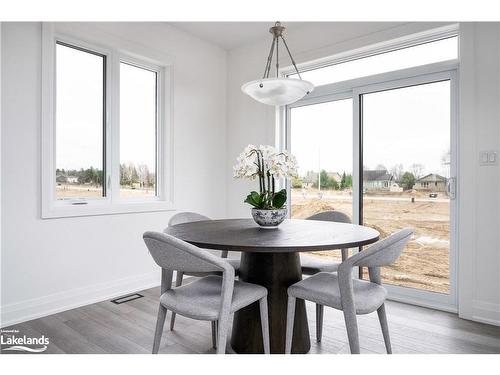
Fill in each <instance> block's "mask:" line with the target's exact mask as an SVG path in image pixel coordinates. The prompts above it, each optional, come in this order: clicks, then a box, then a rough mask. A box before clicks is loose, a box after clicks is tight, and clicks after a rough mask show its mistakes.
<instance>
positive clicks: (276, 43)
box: [262, 22, 302, 79]
mask: <svg viewBox="0 0 500 375" xmlns="http://www.w3.org/2000/svg"><path fill="white" fill-rule="evenodd" d="M275 26H280V23H279V22H277V23H276V25H275ZM282 29H283V30H284V28H282ZM279 38H281V40H282V41H283V44H284V45H285V48H286V51H287V52H288V56H290V60H291V61H292V65H293V67H294V69H295V72H296V73H297V75H298V76H299V79H302V77H301V75H300V72H299V69H298V68H297V64H296V63H295V60H294V59H293V57H292V53H291V52H290V48H288V44H287V43H286V40H285V38H284V37H283V34H282V33H281V32H280V33H279V34H277V33H276V34H275V35H274V36H273V41H272V43H271V48H270V50H269V55H268V56H267V63H266V68H265V69H264V75H263V76H262V79H265V78H269V74H270V73H271V65H272V62H273V55H274V49H275V46H276V78H278V77H279V67H280V65H279Z"/></svg>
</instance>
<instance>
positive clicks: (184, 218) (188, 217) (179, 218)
mask: <svg viewBox="0 0 500 375" xmlns="http://www.w3.org/2000/svg"><path fill="white" fill-rule="evenodd" d="M204 220H210V218H209V217H207V216H205V215H202V214H198V213H196V212H179V213H177V214H175V215H174V216H172V217H171V218H170V220H169V221H168V226H169V227H171V226H172V225H177V224H184V223H191V222H193V221H204Z"/></svg>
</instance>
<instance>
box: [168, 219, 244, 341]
mask: <svg viewBox="0 0 500 375" xmlns="http://www.w3.org/2000/svg"><path fill="white" fill-rule="evenodd" d="M204 220H211V219H210V218H209V217H207V216H204V215H201V214H198V213H196V212H179V213H177V214H175V215H174V216H172V217H171V218H170V220H169V222H168V226H169V227H171V226H172V225H177V224H183V223H191V222H195V221H204ZM227 256H228V251H227V250H224V251H221V257H222V258H224V259H226V261H227V262H228V263H229V264H231V266H233V268H234V269H235V272H236V275H238V272H239V270H240V260H239V259H227ZM209 274H210V273H206V272H201V273H200V272H198V273H196V272H195V273H193V272H187V273H186V272H180V271H177V273H176V276H175V286H181V285H182V279H183V278H184V275H187V276H198V277H203V276H208V275H209ZM211 274H220V272H212V273H211ZM174 325H175V313H172V316H171V317H170V330H171V331H173V329H174ZM216 328H217V326H216V323H215V322H212V338H213V347H214V348H215V347H216V342H215V341H216V340H215V337H216Z"/></svg>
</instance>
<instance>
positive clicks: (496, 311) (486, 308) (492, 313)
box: [471, 300, 500, 326]
mask: <svg viewBox="0 0 500 375" xmlns="http://www.w3.org/2000/svg"><path fill="white" fill-rule="evenodd" d="M471 318H472V320H474V321H476V322H480V323H486V324H492V325H495V326H500V305H499V304H496V303H490V302H483V301H477V300H474V301H473V303H472V317H471Z"/></svg>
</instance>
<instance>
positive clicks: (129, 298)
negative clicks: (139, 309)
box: [111, 293, 144, 305]
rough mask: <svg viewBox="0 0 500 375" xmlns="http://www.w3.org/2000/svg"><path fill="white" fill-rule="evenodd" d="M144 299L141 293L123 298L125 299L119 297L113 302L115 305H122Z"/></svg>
mask: <svg viewBox="0 0 500 375" xmlns="http://www.w3.org/2000/svg"><path fill="white" fill-rule="evenodd" d="M142 297H144V296H143V295H142V294H139V293H134V294H129V295H128V296H123V297H118V298H115V299H112V300H111V302H113V303H114V304H115V305H120V304H122V303H125V302H130V301H133V300H136V299H139V298H142Z"/></svg>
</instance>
